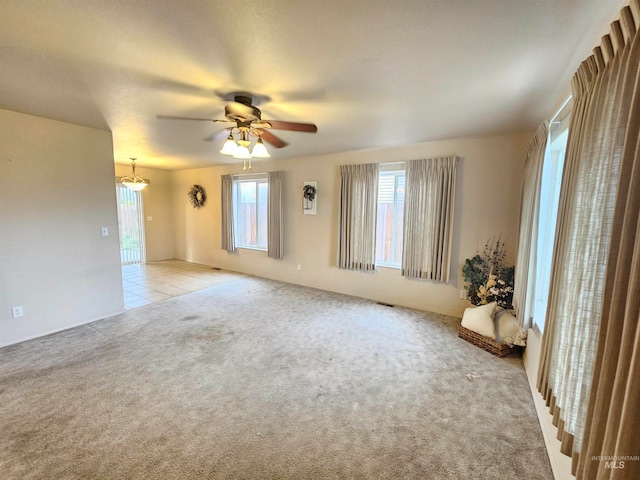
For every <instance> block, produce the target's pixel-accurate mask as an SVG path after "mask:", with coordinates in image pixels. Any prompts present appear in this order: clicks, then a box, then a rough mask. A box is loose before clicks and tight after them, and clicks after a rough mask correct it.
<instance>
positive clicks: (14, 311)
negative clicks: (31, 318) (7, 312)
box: [11, 305, 24, 318]
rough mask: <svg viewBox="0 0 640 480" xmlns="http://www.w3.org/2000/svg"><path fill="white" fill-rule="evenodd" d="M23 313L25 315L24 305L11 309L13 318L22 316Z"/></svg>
mask: <svg viewBox="0 0 640 480" xmlns="http://www.w3.org/2000/svg"><path fill="white" fill-rule="evenodd" d="M23 315H24V311H23V310H22V305H20V306H19V307H13V308H12V309H11V316H12V317H13V318H20V317H21V316H23Z"/></svg>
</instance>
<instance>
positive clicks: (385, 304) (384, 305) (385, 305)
mask: <svg viewBox="0 0 640 480" xmlns="http://www.w3.org/2000/svg"><path fill="white" fill-rule="evenodd" d="M376 304H378V305H382V306H383V307H391V308H393V305H391V304H390V303H383V302H376Z"/></svg>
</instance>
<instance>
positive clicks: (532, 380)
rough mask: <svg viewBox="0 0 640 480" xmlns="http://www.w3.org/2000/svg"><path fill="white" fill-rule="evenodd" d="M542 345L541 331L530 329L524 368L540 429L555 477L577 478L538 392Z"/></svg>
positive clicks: (564, 479)
mask: <svg viewBox="0 0 640 480" xmlns="http://www.w3.org/2000/svg"><path fill="white" fill-rule="evenodd" d="M541 346H542V335H541V333H540V332H539V331H538V330H537V329H536V330H532V329H529V333H528V336H527V348H526V349H525V351H524V355H523V356H522V360H523V362H524V369H525V371H526V372H527V378H528V380H529V388H530V389H531V395H532V396H533V402H534V404H535V406H536V412H537V414H538V421H539V422H540V429H541V430H542V436H543V437H544V443H545V445H546V447H547V454H548V455H549V463H551V470H552V471H553V477H554V478H555V479H556V480H575V478H576V477H574V476H573V475H571V457H568V456H567V455H565V454H563V453H562V452H560V440H558V439H557V438H556V435H557V434H558V429H557V428H556V427H555V426H554V425H553V424H552V423H551V422H552V420H553V417H552V416H551V414H550V413H549V408H548V407H547V405H546V402H545V400H544V399H543V398H542V395H541V394H540V392H538V388H537V386H536V384H537V381H538V364H539V361H540V350H541Z"/></svg>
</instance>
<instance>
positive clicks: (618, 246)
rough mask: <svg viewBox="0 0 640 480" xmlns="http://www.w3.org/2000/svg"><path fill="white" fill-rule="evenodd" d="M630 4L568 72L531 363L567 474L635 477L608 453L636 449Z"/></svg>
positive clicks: (639, 81) (638, 163)
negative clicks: (552, 220) (567, 113)
mask: <svg viewBox="0 0 640 480" xmlns="http://www.w3.org/2000/svg"><path fill="white" fill-rule="evenodd" d="M638 2H639V0H632V1H631V4H630V7H631V8H632V9H633V10H634V11H635V14H636V17H635V18H640V8H639V7H640V5H639V3H638ZM631 8H629V7H625V8H624V9H623V10H622V11H621V18H620V21H619V22H618V21H617V22H614V23H613V24H612V26H611V31H610V33H609V34H608V35H606V36H605V37H603V40H602V43H601V45H600V46H599V47H597V48H596V49H595V50H594V54H593V55H592V56H591V57H589V58H588V59H587V60H585V61H584V62H583V64H582V65H581V66H580V68H579V70H578V72H577V73H576V75H575V76H574V79H573V82H572V88H573V91H574V100H575V103H574V110H573V113H572V117H571V124H570V130H569V140H568V144H567V154H566V160H565V171H564V174H563V180H562V190H561V195H560V207H559V212H558V226H557V229H556V239H555V244H556V247H555V251H554V258H553V267H552V273H551V288H550V297H549V304H548V308H547V319H546V325H545V332H544V336H543V344H542V355H541V360H540V368H539V377H538V388H539V390H540V391H541V392H542V394H543V396H544V397H545V398H546V400H547V404H548V405H549V407H550V410H551V413H552V414H553V417H554V423H555V424H556V425H557V426H558V430H559V433H558V435H559V438H560V440H561V443H562V446H561V449H562V451H563V452H564V453H566V454H567V455H571V456H572V457H573V472H574V474H575V475H576V477H577V478H578V479H622V478H625V479H630V478H640V461H637V460H636V461H633V460H631V461H626V462H625V463H624V464H623V465H624V468H619V467H620V464H619V463H616V465H617V466H618V468H611V463H610V461H611V459H613V458H617V459H621V458H622V457H628V456H637V455H640V448H639V445H640V437H639V433H638V432H640V428H639V427H640V415H639V412H640V387H639V385H638V379H640V331H639V329H638V319H639V316H640V295H638V292H639V291H640V243H639V242H638V236H639V232H638V228H639V226H640V223H639V221H638V208H639V205H640V197H639V194H638V192H639V191H640V158H639V154H640V145H639V142H638V131H639V129H640V75H639V69H638V64H639V60H640V44H639V39H638V35H637V34H636V30H637V27H638V26H637V25H636V24H635V22H634V16H633V15H632V12H631Z"/></svg>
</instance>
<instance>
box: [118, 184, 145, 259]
mask: <svg viewBox="0 0 640 480" xmlns="http://www.w3.org/2000/svg"><path fill="white" fill-rule="evenodd" d="M116 193H117V199H118V229H119V231H120V262H121V263H122V265H136V264H144V263H145V262H146V255H145V248H144V221H143V220H144V209H143V206H142V192H135V191H133V190H129V189H128V188H126V187H125V186H124V185H121V184H117V185H116Z"/></svg>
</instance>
